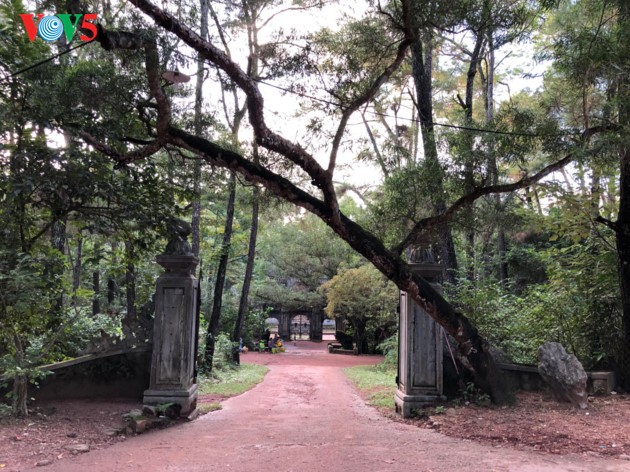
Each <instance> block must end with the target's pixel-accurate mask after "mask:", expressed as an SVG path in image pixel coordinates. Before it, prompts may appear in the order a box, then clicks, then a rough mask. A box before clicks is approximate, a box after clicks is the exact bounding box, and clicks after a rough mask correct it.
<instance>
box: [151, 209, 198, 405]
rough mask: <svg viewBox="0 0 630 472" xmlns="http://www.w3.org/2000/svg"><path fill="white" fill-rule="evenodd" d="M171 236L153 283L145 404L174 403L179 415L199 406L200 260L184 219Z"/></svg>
mask: <svg viewBox="0 0 630 472" xmlns="http://www.w3.org/2000/svg"><path fill="white" fill-rule="evenodd" d="M171 230H172V234H171V239H170V241H169V243H168V245H167V246H166V251H165V253H164V254H163V255H161V256H157V258H156V260H157V263H158V264H160V265H161V266H162V267H164V269H165V271H166V272H165V273H164V274H162V275H161V276H160V277H159V278H158V279H157V282H156V292H155V320H154V322H153V323H154V324H153V357H152V360H151V380H150V384H149V389H148V390H145V392H144V404H146V405H158V404H162V403H175V404H178V405H180V406H181V413H180V414H181V415H182V416H187V415H189V414H191V413H192V412H194V411H195V409H196V408H197V384H196V383H194V375H195V374H194V372H195V361H196V353H195V346H196V343H195V336H196V335H197V333H196V313H197V290H198V289H199V286H198V281H197V279H196V278H195V276H194V275H193V274H194V271H195V267H197V262H198V259H197V258H196V257H194V256H193V255H192V252H191V250H190V245H189V244H188V241H187V240H186V237H187V236H188V234H190V225H188V223H186V222H184V221H181V220H176V222H175V223H173V227H172V228H171Z"/></svg>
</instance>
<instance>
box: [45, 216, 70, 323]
mask: <svg viewBox="0 0 630 472" xmlns="http://www.w3.org/2000/svg"><path fill="white" fill-rule="evenodd" d="M50 245H51V246H52V248H53V249H56V250H57V251H59V252H60V253H61V254H65V253H66V222H65V220H57V221H55V222H54V223H53V225H52V227H51V228H50ZM61 277H63V265H62V264H55V265H54V267H52V273H51V274H50V279H49V280H61ZM52 288H53V290H59V291H60V292H61V282H53V287H52ZM62 310H63V293H60V294H59V296H58V297H57V300H55V301H54V302H53V306H52V309H51V319H50V323H49V327H50V328H53V329H55V328H57V327H59V326H60V324H61V311H62Z"/></svg>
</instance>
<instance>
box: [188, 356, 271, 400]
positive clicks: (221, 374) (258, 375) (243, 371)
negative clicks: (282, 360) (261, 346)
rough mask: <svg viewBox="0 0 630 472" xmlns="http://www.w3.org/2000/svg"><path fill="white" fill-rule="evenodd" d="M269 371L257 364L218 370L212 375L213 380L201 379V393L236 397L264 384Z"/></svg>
mask: <svg viewBox="0 0 630 472" xmlns="http://www.w3.org/2000/svg"><path fill="white" fill-rule="evenodd" d="M268 371H269V369H268V368H267V367H266V366H264V365H257V364H241V365H240V366H236V367H234V368H227V369H224V370H218V371H215V372H213V373H212V377H211V378H201V379H199V393H200V394H202V395H203V394H215V395H222V396H225V397H234V396H236V395H240V394H241V393H244V392H246V391H248V390H250V389H251V388H253V387H254V386H256V385H257V384H259V383H260V382H262V380H263V379H264V378H265V374H266V373H267V372H268Z"/></svg>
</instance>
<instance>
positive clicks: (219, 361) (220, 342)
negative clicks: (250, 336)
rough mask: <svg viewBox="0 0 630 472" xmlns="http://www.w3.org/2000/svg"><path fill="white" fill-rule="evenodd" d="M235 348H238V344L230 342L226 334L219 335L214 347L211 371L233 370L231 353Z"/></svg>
mask: <svg viewBox="0 0 630 472" xmlns="http://www.w3.org/2000/svg"><path fill="white" fill-rule="evenodd" d="M236 348H238V343H234V342H232V341H231V340H230V337H229V336H228V335H227V334H223V333H221V334H219V335H218V336H217V339H216V341H215V345H214V357H213V359H212V371H213V372H215V371H221V370H229V369H233V368H234V367H235V364H234V362H233V360H232V352H234V349H236Z"/></svg>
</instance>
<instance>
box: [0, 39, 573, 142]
mask: <svg viewBox="0 0 630 472" xmlns="http://www.w3.org/2000/svg"><path fill="white" fill-rule="evenodd" d="M93 41H94V40H92V41H86V42H83V43H81V44H79V45H77V46H75V47H73V48H70V49H67V50H65V51H62V52H60V53H58V54H55V55H53V56H51V57H49V58H47V59H44V60H42V61H39V62H37V63H35V64H32V65H30V66H28V67H25V68H24V69H20V70H18V71H16V72H13V73H12V74H10V75H8V76H6V77H4V78H2V79H0V83H3V82H6V81H8V80H9V79H11V78H13V77H16V76H18V75H21V74H23V73H25V72H28V71H29V70H32V69H35V68H37V67H40V66H42V65H44V64H46V63H48V62H50V61H52V60H54V59H56V58H58V57H61V56H63V55H64V54H68V53H69V52H72V51H74V50H76V49H79V48H82V47H84V46H86V45H88V44H90V43H92V42H93ZM180 54H181V55H183V56H185V57H189V56H187V55H186V54H183V53H180ZM253 80H254V81H256V82H258V83H260V84H263V85H266V86H268V87H272V88H275V89H277V90H280V91H282V92H285V93H290V94H292V95H296V96H299V97H301V98H306V99H309V100H313V101H317V102H320V103H325V104H326V105H331V106H334V107H337V108H341V109H347V108H348V106H347V105H343V104H341V103H338V102H333V101H331V100H326V99H325V98H321V97H316V96H314V95H310V94H307V93H304V92H300V91H296V90H293V89H290V88H286V87H281V86H279V85H276V84H272V83H269V82H267V81H265V80H262V79H253ZM368 113H371V114H373V115H376V116H381V117H383V118H396V119H399V120H404V121H408V122H413V123H421V121H420V120H419V119H417V118H408V117H400V116H393V115H390V114H387V113H383V112H379V111H371V110H370V111H368ZM427 124H430V125H433V126H440V127H443V128H451V129H460V130H464V131H475V132H479V133H490V134H499V135H505V136H520V137H530V138H539V137H550V136H563V135H566V134H567V133H556V134H539V133H526V132H518V131H501V130H495V129H488V128H476V127H473V126H461V125H454V124H450V123H440V122H437V121H433V122H428V123H427Z"/></svg>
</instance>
